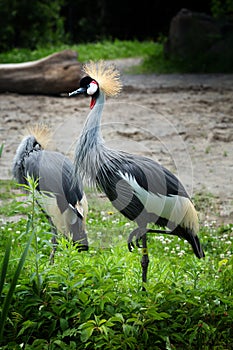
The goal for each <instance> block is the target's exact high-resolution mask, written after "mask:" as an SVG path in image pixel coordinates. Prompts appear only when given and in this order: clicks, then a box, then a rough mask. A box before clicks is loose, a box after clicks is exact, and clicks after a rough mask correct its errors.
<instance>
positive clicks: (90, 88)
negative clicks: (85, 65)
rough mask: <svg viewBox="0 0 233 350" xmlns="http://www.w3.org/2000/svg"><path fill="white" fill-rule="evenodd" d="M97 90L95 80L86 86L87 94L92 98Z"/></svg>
mask: <svg viewBox="0 0 233 350" xmlns="http://www.w3.org/2000/svg"><path fill="white" fill-rule="evenodd" d="M97 90H98V84H97V82H96V81H95V80H92V81H91V82H90V84H89V85H88V86H87V94H88V95H90V96H92V95H94V93H95V92H96V91H97Z"/></svg>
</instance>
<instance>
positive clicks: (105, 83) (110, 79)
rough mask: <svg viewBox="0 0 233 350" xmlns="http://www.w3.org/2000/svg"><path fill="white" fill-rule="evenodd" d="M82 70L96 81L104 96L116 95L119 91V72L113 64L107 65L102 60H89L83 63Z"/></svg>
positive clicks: (120, 85)
mask: <svg viewBox="0 0 233 350" xmlns="http://www.w3.org/2000/svg"><path fill="white" fill-rule="evenodd" d="M83 70H84V72H85V73H86V74H87V75H89V76H90V77H91V78H93V79H94V80H96V81H97V83H98V84H99V87H100V89H101V90H102V91H103V92H104V93H105V94H106V96H116V95H117V94H118V93H119V92H120V91H121V89H122V83H121V81H120V73H119V71H118V70H117V68H116V67H115V66H114V65H113V64H110V65H108V64H107V63H106V62H104V61H103V60H101V61H98V62H93V61H90V62H88V63H86V64H85V65H84V67H83Z"/></svg>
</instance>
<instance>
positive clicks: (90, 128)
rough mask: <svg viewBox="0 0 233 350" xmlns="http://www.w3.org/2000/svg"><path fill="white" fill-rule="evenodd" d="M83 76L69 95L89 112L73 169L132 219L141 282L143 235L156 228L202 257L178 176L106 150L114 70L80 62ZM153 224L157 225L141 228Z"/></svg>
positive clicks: (115, 86)
mask: <svg viewBox="0 0 233 350" xmlns="http://www.w3.org/2000/svg"><path fill="white" fill-rule="evenodd" d="M84 74H85V76H84V77H83V78H82V79H81V81H80V87H79V88H78V89H77V90H75V91H73V92H71V93H70V94H69V95H70V96H75V95H79V94H84V95H86V96H90V97H91V104H90V108H91V111H90V113H89V115H88V117H87V119H86V123H85V125H84V127H83V130H82V133H81V135H80V137H79V140H78V143H77V146H76V152H75V173H76V175H75V176H77V180H78V174H80V175H81V177H82V178H84V179H86V181H88V182H89V184H90V185H92V186H96V187H97V188H99V189H100V190H101V191H103V192H104V193H105V194H106V196H107V197H108V198H109V200H110V201H111V203H112V204H113V206H114V207H115V208H116V209H117V210H118V211H120V212H121V213H122V214H123V215H124V216H125V217H126V218H128V219H129V220H133V221H135V222H136V223H137V228H136V229H135V230H134V231H133V232H131V233H130V235H129V238H128V248H129V250H130V251H131V250H132V247H133V246H134V244H133V238H134V237H135V238H136V244H137V246H138V247H139V244H138V241H139V239H141V240H142V261H141V266H142V281H143V282H146V281H147V269H148V264H149V257H148V250H147V233H148V232H159V233H164V234H171V235H177V236H179V237H181V238H183V239H186V240H187V241H188V242H189V243H190V244H191V246H192V248H193V251H194V253H195V255H196V256H197V257H198V258H203V257H204V256H205V255H204V252H203V250H202V247H201V244H200V241H199V238H198V236H197V233H198V230H199V225H198V216H197V212H196V210H195V208H194V205H193V203H192V201H191V200H190V197H189V195H188V194H187V192H186V190H185V188H184V186H183V185H182V183H181V182H180V181H179V180H178V178H177V177H176V176H175V175H174V174H172V173H171V172H170V171H169V170H168V169H166V168H164V167H163V166H162V165H160V164H159V163H157V162H155V161H153V160H152V159H149V158H146V157H143V156H138V155H133V154H129V153H126V152H123V151H117V150H112V149H109V148H107V147H106V146H105V144H104V140H103V138H102V135H101V116H102V111H103V107H104V103H105V97H106V96H114V95H116V94H118V93H119V92H120V90H121V82H120V80H119V72H118V71H117V70H116V69H115V68H114V67H113V66H107V65H106V64H105V63H104V62H103V61H100V62H98V63H94V62H90V63H88V64H86V65H85V66H84ZM149 223H155V224H157V225H158V226H160V227H161V228H162V229H161V230H160V229H158V230H156V229H155V230H152V229H150V228H147V225H148V224H149Z"/></svg>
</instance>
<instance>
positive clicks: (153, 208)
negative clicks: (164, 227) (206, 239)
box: [119, 172, 198, 232]
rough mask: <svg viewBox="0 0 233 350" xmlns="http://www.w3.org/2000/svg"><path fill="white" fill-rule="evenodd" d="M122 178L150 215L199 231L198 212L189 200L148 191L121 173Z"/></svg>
mask: <svg viewBox="0 0 233 350" xmlns="http://www.w3.org/2000/svg"><path fill="white" fill-rule="evenodd" d="M119 174H120V176H121V177H122V178H123V179H124V180H125V181H126V182H127V183H128V184H129V185H130V186H131V187H132V188H133V190H134V194H135V195H136V196H137V197H138V199H139V200H140V201H141V202H142V204H143V205H144V207H145V209H146V210H147V212H148V213H153V214H156V215H158V216H160V217H162V218H165V219H167V220H169V221H171V222H173V223H175V224H176V225H181V226H183V227H187V228H190V229H193V230H194V232H197V230H198V219H197V214H196V211H195V209H194V207H193V204H192V202H191V201H190V199H189V198H186V197H182V196H179V195H170V196H165V195H162V194H155V193H152V192H148V191H146V190H145V189H144V188H143V187H141V186H140V185H139V184H138V182H137V181H136V179H135V177H133V176H132V175H131V174H128V173H125V174H123V173H122V172H119Z"/></svg>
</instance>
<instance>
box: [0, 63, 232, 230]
mask: <svg viewBox="0 0 233 350" xmlns="http://www.w3.org/2000/svg"><path fill="white" fill-rule="evenodd" d="M115 63H116V65H117V66H118V67H119V69H120V70H121V72H122V81H123V84H124V88H123V91H122V93H121V94H120V95H119V96H118V97H117V98H114V99H113V98H111V99H110V98H109V99H108V100H107V102H106V106H105V109H104V114H103V119H102V123H103V125H102V130H103V136H104V138H105V140H106V143H107V145H108V146H110V147H113V148H117V149H123V150H126V151H129V152H132V153H139V154H144V155H146V156H148V157H151V158H153V159H155V160H157V161H159V162H161V163H162V164H163V165H164V166H166V167H168V168H169V169H170V170H172V171H173V172H175V173H176V174H177V175H178V177H179V178H180V179H181V180H182V182H183V183H184V185H185V186H186V188H187V190H188V191H189V193H190V194H191V195H192V196H193V195H195V194H197V193H202V194H205V195H206V194H212V195H213V196H214V199H213V205H211V206H210V208H209V209H208V210H207V212H205V213H200V217H201V220H202V221H206V220H207V221H208V220H209V221H211V220H217V222H218V223H229V222H233V75H221V74H220V75H176V74H174V75H134V76H130V75H127V74H126V73H124V69H125V67H126V66H130V65H131V64H132V61H131V60H124V61H120V60H119V61H116V62H115ZM88 113H89V100H88V99H86V98H83V97H78V98H68V97H66V96H63V97H49V96H35V95H18V94H12V93H11V94H10V93H5V94H0V120H1V124H0V144H2V143H4V151H3V154H2V157H1V158H0V178H1V179H7V178H11V164H12V160H13V157H14V154H15V151H16V148H17V146H18V144H19V142H20V140H21V139H22V136H23V135H25V134H26V128H27V127H29V126H33V125H35V124H36V123H46V124H47V125H49V126H50V127H51V128H52V130H53V139H52V142H51V143H50V146H49V149H51V150H57V151H60V152H63V153H65V154H67V155H68V156H69V157H71V159H72V158H73V154H74V147H75V142H76V140H77V139H78V136H79V134H80V132H81V130H82V126H83V123H84V121H85V118H86V116H87V114H88Z"/></svg>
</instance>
